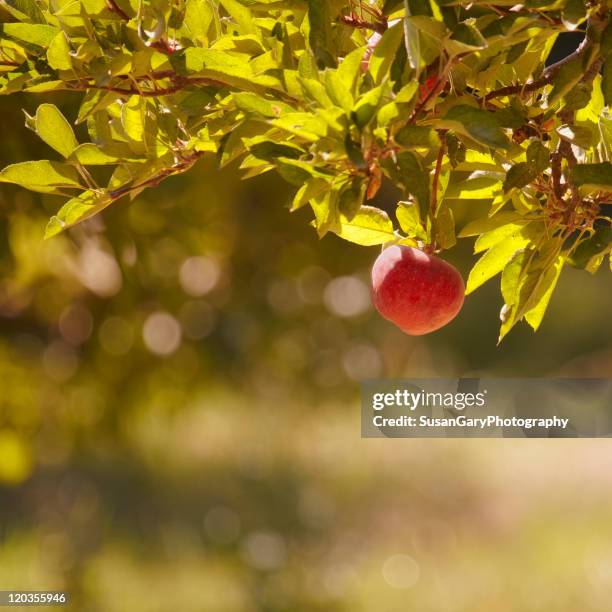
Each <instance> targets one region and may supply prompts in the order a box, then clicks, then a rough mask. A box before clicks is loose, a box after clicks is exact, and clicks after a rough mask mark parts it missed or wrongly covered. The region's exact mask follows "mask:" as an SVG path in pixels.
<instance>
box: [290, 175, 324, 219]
mask: <svg viewBox="0 0 612 612" xmlns="http://www.w3.org/2000/svg"><path fill="white" fill-rule="evenodd" d="M330 189H331V186H330V184H329V182H328V181H326V180H324V179H322V178H311V179H309V180H307V181H306V182H305V183H304V184H303V185H302V186H301V187H300V188H299V190H298V192H297V193H296V194H295V197H294V198H293V203H292V205H291V212H293V211H295V210H298V209H299V208H301V207H302V206H304V205H305V204H308V203H309V202H310V201H311V200H313V199H314V198H317V197H319V196H320V195H321V194H323V193H324V192H329V191H330Z"/></svg>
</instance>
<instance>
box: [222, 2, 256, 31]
mask: <svg viewBox="0 0 612 612" xmlns="http://www.w3.org/2000/svg"><path fill="white" fill-rule="evenodd" d="M219 2H220V3H221V6H223V8H224V9H225V10H226V11H227V12H228V13H229V14H230V16H231V17H232V19H234V21H235V22H236V23H237V24H238V26H239V28H240V30H241V32H242V33H243V34H254V33H256V32H257V28H256V27H255V23H254V21H253V15H252V14H251V11H250V10H249V9H248V8H246V6H244V5H243V4H240V2H236V0H219Z"/></svg>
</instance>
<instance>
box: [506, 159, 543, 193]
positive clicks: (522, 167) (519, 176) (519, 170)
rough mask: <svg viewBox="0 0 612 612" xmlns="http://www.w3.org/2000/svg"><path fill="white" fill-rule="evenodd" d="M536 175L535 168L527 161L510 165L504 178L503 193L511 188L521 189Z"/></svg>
mask: <svg viewBox="0 0 612 612" xmlns="http://www.w3.org/2000/svg"><path fill="white" fill-rule="evenodd" d="M537 176H538V172H537V168H536V167H535V166H534V165H532V164H529V163H527V162H519V163H518V164H516V165H514V166H512V168H510V170H508V173H507V174H506V179H505V180H504V193H507V192H508V191H510V190H511V189H522V188H523V187H525V185H528V184H529V183H531V181H533V180H535V179H536V177H537Z"/></svg>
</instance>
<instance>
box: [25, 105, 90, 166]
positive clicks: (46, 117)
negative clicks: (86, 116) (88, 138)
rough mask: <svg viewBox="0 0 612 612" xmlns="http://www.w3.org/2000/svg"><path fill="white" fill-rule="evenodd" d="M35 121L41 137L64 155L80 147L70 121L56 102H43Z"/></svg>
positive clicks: (66, 155)
mask: <svg viewBox="0 0 612 612" xmlns="http://www.w3.org/2000/svg"><path fill="white" fill-rule="evenodd" d="M34 123H35V127H34V129H35V130H36V133H37V134H38V135H39V136H40V138H41V139H42V140H44V141H45V142H46V143H47V144H48V145H49V146H50V147H52V148H53V149H55V150H56V151H57V152H58V153H60V154H61V155H63V156H64V157H68V156H69V155H70V154H71V153H72V152H73V151H74V150H75V149H76V148H77V147H78V145H79V143H78V142H77V139H76V137H75V135H74V131H73V130H72V127H71V125H70V123H68V120H67V119H66V118H65V117H64V115H62V113H61V112H60V110H59V109H58V108H57V106H55V105H54V104H41V105H40V106H39V107H38V109H37V110H36V118H35V120H34Z"/></svg>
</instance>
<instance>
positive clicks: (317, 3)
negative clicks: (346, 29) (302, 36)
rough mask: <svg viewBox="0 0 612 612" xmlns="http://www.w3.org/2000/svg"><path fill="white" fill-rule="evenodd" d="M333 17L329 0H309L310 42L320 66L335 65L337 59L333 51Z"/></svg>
mask: <svg viewBox="0 0 612 612" xmlns="http://www.w3.org/2000/svg"><path fill="white" fill-rule="evenodd" d="M330 23H331V18H330V14H329V5H328V2H327V0H308V24H309V26H310V33H309V35H308V42H309V44H310V48H311V49H312V52H313V54H314V56H315V59H316V60H317V64H318V65H319V67H320V68H325V67H326V66H328V67H333V66H335V65H336V60H335V59H334V55H333V54H332V52H331V28H330Z"/></svg>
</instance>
